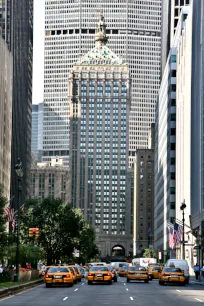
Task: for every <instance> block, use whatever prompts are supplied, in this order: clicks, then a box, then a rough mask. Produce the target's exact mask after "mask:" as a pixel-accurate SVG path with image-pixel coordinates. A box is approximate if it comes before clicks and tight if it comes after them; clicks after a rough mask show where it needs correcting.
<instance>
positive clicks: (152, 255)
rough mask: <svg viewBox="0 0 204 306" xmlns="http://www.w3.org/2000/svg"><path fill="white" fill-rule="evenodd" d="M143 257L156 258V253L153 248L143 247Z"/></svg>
mask: <svg viewBox="0 0 204 306" xmlns="http://www.w3.org/2000/svg"><path fill="white" fill-rule="evenodd" d="M143 257H145V258H147V257H150V258H157V253H156V251H155V250H154V249H144V252H143Z"/></svg>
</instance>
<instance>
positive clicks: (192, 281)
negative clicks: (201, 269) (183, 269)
mask: <svg viewBox="0 0 204 306" xmlns="http://www.w3.org/2000/svg"><path fill="white" fill-rule="evenodd" d="M189 284H192V285H193V284H197V285H201V286H204V277H203V276H200V277H199V279H198V280H197V279H196V278H195V276H194V275H191V276H190V281H189Z"/></svg>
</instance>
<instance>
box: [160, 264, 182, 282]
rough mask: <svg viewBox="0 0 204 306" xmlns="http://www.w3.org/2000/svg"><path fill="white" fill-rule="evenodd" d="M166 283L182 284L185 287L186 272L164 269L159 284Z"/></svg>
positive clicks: (170, 268) (175, 268)
mask: <svg viewBox="0 0 204 306" xmlns="http://www.w3.org/2000/svg"><path fill="white" fill-rule="evenodd" d="M164 283H180V284H181V285H183V286H185V275H184V272H183V271H182V270H181V269H180V268H177V267H164V268H163V270H162V271H161V273H160V277H159V284H160V285H164Z"/></svg>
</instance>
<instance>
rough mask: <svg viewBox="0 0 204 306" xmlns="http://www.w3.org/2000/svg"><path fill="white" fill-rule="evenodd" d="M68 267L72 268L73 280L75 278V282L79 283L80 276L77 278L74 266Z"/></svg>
mask: <svg viewBox="0 0 204 306" xmlns="http://www.w3.org/2000/svg"><path fill="white" fill-rule="evenodd" d="M68 268H69V270H70V271H71V273H72V276H73V280H74V284H77V282H78V278H77V273H76V271H75V270H74V266H68Z"/></svg>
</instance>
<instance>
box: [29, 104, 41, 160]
mask: <svg viewBox="0 0 204 306" xmlns="http://www.w3.org/2000/svg"><path fill="white" fill-rule="evenodd" d="M42 125H43V103H40V104H36V105H34V104H33V105H32V134H31V151H32V153H34V156H35V160H38V161H40V160H41V154H42V142H43V140H42Z"/></svg>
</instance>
